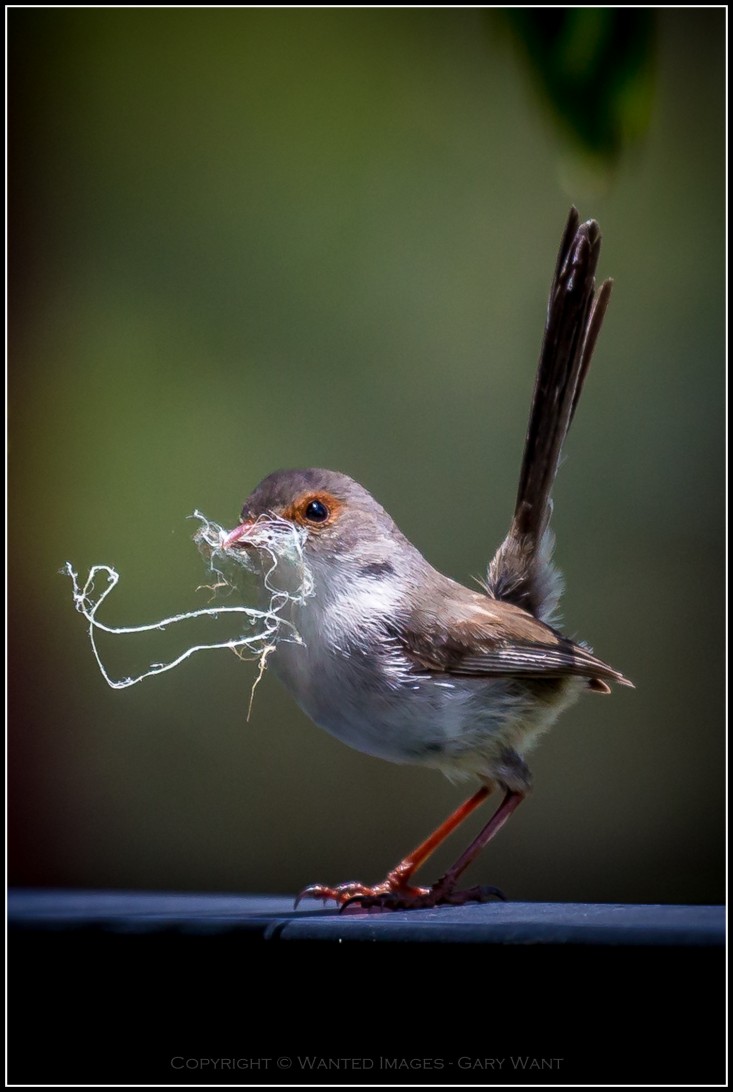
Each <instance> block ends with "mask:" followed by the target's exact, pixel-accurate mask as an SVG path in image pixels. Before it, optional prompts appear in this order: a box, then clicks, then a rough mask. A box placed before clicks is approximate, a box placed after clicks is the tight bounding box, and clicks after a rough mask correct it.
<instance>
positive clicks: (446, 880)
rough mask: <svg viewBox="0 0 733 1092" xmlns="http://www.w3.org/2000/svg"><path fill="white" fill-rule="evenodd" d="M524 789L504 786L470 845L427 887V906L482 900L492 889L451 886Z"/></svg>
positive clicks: (521, 796) (502, 823)
mask: <svg viewBox="0 0 733 1092" xmlns="http://www.w3.org/2000/svg"><path fill="white" fill-rule="evenodd" d="M524 797H525V793H523V792H516V791H514V790H512V789H507V791H506V795H505V796H504V799H503V800H502V802H501V804H500V805H499V807H498V808H497V809H496V811H495V812H494V814H493V815H492V816H491V818H490V819H489V821H488V823H487V824H486V826H485V827H484V829H483V830H482V831H480V832H479V834H477V836H476V837H475V838H474V840H473V841H472V842H471V844H470V846H468V848H467V849H465V850H464V851H463V853H462V854H461V856H460V857H459V858H458V860H457V861H456V863H455V864H454V865H451V867H450V868H449V869H448V871H447V872H445V873H443V875H442V876H441V877H440V879H439V880H438V881H437V882H436V883H434V884H433V886H432V887H431V889H430V896H429V898H432V900H433V901H430V902H428V903H427V905H429V906H436V905H438V904H439V903H446V902H447V903H452V904H453V905H460V904H461V903H464V902H485V901H486V898H485V897H484V896H485V895H486V893H487V892H489V891H493V890H494V889H493V888H491V889H489V888H485V887H471V888H469V889H468V890H466V891H456V890H454V889H455V886H456V882H457V881H458V878H459V877H460V876H461V875H462V874H463V873H464V872H465V871H466V869H467V868H468V866H469V865H470V864H471V862H472V861H474V860H475V859H476V857H478V855H479V853H480V852H481V850H482V849H483V848H484V846H487V845H488V844H489V842H490V841H491V839H492V838H493V837H494V835H495V834H496V833H497V831H499V830H501V828H502V827H503V826H504V824H505V823H506V821H507V819H508V818H509V816H510V815H511V814H512V812H513V811H516V809H517V808H518V807H519V805H520V804H521V803H522V801H523V800H524Z"/></svg>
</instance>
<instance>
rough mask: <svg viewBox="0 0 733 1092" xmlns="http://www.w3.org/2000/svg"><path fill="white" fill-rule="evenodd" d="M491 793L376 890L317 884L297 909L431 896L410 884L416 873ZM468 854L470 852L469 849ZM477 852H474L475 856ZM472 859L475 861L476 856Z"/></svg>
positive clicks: (482, 792)
mask: <svg viewBox="0 0 733 1092" xmlns="http://www.w3.org/2000/svg"><path fill="white" fill-rule="evenodd" d="M490 792H491V789H490V788H489V787H488V786H486V785H484V786H482V787H481V788H480V789H479V790H478V791H477V792H475V793H474V794H473V796H472V797H470V799H468V800H466V801H465V803H463V804H461V806H460V807H459V808H456V810H455V811H454V812H453V814H452V815H449V816H448V818H447V819H446V820H445V822H444V823H441V825H440V826H439V827H438V829H437V830H435V831H433V833H432V834H431V835H430V837H429V838H426V839H425V841H424V842H422V843H421V844H420V845H419V846H417V848H416V849H414V850H413V851H412V853H408V855H407V856H406V857H403V859H402V860H401V861H400V863H399V864H398V865H397V866H396V867H395V868H393V869H392V871H391V872H388V873H387V876H386V879H384V880H383V881H382V883H378V884H374V885H373V886H372V887H367V886H366V885H365V884H362V883H341V884H338V885H337V886H336V887H326V886H324V885H323V884H319V883H314V884H311V885H310V887H306V888H304V890H303V891H301V892H300V894H299V895H298V897H297V899H296V900H295V905H296V906H297V905H298V903H299V902H300V900H301V899H305V898H313V899H323V901H324V902H326V900H327V899H333V900H334V901H335V902H338V903H341V905H343V904H344V903H346V902H348V901H349V899H359V900H361V899H365V900H366V899H375V900H379V899H380V898H382V897H383V896H390V895H397V896H401V897H403V898H406V899H407V900H408V901H409V900H410V899H413V898H419V897H427V896H429V895H430V893H431V890H432V889H431V888H427V887H412V886H411V885H410V884H409V882H408V881H409V880H410V878H411V877H412V875H413V873H414V872H417V870H418V868H420V866H421V865H423V864H424V863H425V861H427V859H428V857H429V856H430V854H431V853H432V852H433V851H434V850H435V849H437V847H438V846H439V845H440V844H441V842H443V841H445V839H446V838H447V837H448V835H449V834H452V833H453V831H454V830H455V829H456V827H458V826H459V825H460V824H461V823H462V822H463V820H464V819H466V818H467V817H468V816H469V815H470V814H471V812H472V811H475V809H476V808H477V807H478V806H479V804H483V802H484V800H486V798H487V797H488V795H489V793H490ZM499 810H501V809H499ZM497 814H498V813H497ZM507 818H508V816H507ZM497 829H498V828H497ZM482 833H483V832H482ZM479 837H480V835H479ZM474 844H475V843H473V842H472V843H471V846H469V849H470V848H471V847H472V846H473V845H474ZM480 848H481V847H479V849H480ZM479 849H476V853H478V852H479ZM466 852H468V850H467V851H466ZM476 853H474V856H475V855H476ZM464 856H465V854H464ZM462 859H463V858H461V860H462ZM471 860H473V857H472V858H471ZM469 863H470V861H467V862H466V864H465V865H464V866H463V867H464V868H466V867H468V864H469ZM454 867H455V866H454ZM451 871H452V870H451ZM461 871H463V869H461ZM445 875H446V876H448V875H449V873H446V874H445ZM458 875H460V873H456V878H457V877H458ZM443 879H445V877H443ZM439 882H442V881H439Z"/></svg>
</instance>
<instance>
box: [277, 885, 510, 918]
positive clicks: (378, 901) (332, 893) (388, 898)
mask: <svg viewBox="0 0 733 1092" xmlns="http://www.w3.org/2000/svg"><path fill="white" fill-rule="evenodd" d="M302 899H322V900H323V903H324V905H325V904H326V902H328V901H329V899H330V900H332V901H333V902H336V903H338V904H339V907H340V909H341V911H342V912H343V911H344V910H348V909H350V908H351V907H353V908H360V909H362V910H429V909H432V908H433V907H435V906H463V905H464V904H465V903H467V902H492V901H493V900H495V899H497V900H500V901H501V902H506V895H504V893H503V892H502V891H500V890H499V888H498V887H491V886H489V885H486V884H483V885H479V886H477V887H469V888H467V889H465V890H463V891H456V890H455V889H454V888H453V887H452V886H450V885H449V884H446V883H444V882H442V881H441V880H438V882H437V883H435V884H433V886H432V887H412V886H410V885H408V884H404V885H401V886H396V885H394V884H390V882H389V881H388V880H386V881H385V882H384V883H380V884H374V886H373V887H367V886H366V885H365V884H363V883H356V882H352V883H340V884H337V885H336V887H327V886H326V885H324V884H320V883H312V884H310V885H309V886H308V887H304V888H303V890H302V891H301V892H300V894H299V895H298V897H297V898H296V900H295V906H296V907H297V906H298V904H299V903H300V902H301V900H302Z"/></svg>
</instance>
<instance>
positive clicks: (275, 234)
mask: <svg viewBox="0 0 733 1092" xmlns="http://www.w3.org/2000/svg"><path fill="white" fill-rule="evenodd" d="M9 16H10V19H9V24H10V25H9V30H10V47H9V48H10V54H9V55H10V214H9V215H10V273H11V289H10V316H11V328H10V351H9V366H10V429H11V436H10V440H11V448H10V489H11V496H10V506H11V507H10V514H11V533H10V539H11V541H10V549H11V561H10V564H11V569H10V592H11V613H10V629H9V633H10V637H11V644H12V651H11V659H10V681H11V684H12V692H13V693H12V704H11V709H10V760H11V781H10V786H11V807H10V820H11V873H10V877H11V881H12V882H15V883H23V884H61V885H83V886H89V887H108V886H109V887H143V888H157V889H161V888H175V889H204V890H217V889H219V890H228V891H242V892H294V891H295V890H297V889H299V888H300V887H302V886H303V885H304V884H306V883H308V882H311V881H325V882H337V881H341V880H346V879H362V880H365V881H366V880H377V879H380V878H381V877H382V876H383V875H384V872H385V870H386V869H388V868H389V867H391V866H392V865H393V864H394V863H395V862H396V861H397V859H398V858H399V857H400V856H401V855H402V854H403V853H405V852H406V851H407V850H408V849H410V848H412V846H413V844H415V843H416V842H417V841H419V840H420V839H421V838H422V837H424V836H425V835H426V834H427V833H428V831H429V830H431V829H432V828H433V827H434V826H435V825H436V824H437V823H438V822H439V821H440V820H442V819H443V818H444V816H445V815H446V814H447V813H448V812H449V811H450V810H451V809H452V808H453V807H455V806H456V805H457V804H458V803H459V801H460V800H461V799H462V798H463V796H464V795H466V792H465V786H458V787H456V786H452V785H451V784H450V783H449V782H448V781H446V780H445V779H443V778H442V777H441V776H440V775H439V774H437V773H435V772H433V771H429V770H422V769H419V768H411V767H398V766H391V765H389V764H387V763H385V762H382V761H380V760H378V759H373V758H370V757H367V756H364V755H361V754H359V753H358V752H356V751H352V750H350V749H349V748H347V747H345V746H344V745H343V744H341V743H339V742H337V741H336V740H334V739H331V738H330V737H329V736H328V735H326V734H325V733H324V732H321V731H320V730H318V729H316V728H315V727H314V726H313V725H311V724H310V723H309V722H308V720H307V719H306V717H305V716H304V715H303V714H301V712H300V711H299V710H298V709H297V708H296V707H295V705H294V704H293V703H292V701H291V700H290V699H289V698H288V696H287V695H286V694H285V693H284V692H283V691H282V690H281V689H280V687H279V685H278V684H277V682H276V681H275V679H274V678H273V677H271V676H270V677H265V679H264V681H263V682H262V684H261V686H260V687H259V689H258V691H257V694H256V698H255V702H254V709H253V715H252V718H251V720H250V722H249V723H247V721H246V711H247V704H248V700H249V691H250V687H251V684H252V681H253V679H254V676H255V668H254V666H253V665H251V664H242V663H241V662H239V661H238V660H237V659H236V658H235V657H234V656H233V655H231V654H229V653H227V652H217V653H204V654H202V655H200V656H198V657H197V658H194V659H192V660H190V661H188V662H187V663H186V664H185V665H184V666H183V667H180V668H178V669H177V670H176V671H175V672H171V673H170V674H167V675H163V676H160V677H158V678H155V679H149V680H146V681H145V682H143V683H142V684H141V685H139V686H136V687H133V688H131V689H129V690H123V691H113V690H111V689H109V688H108V687H107V686H106V684H105V683H104V681H103V680H102V678H101V677H100V675H99V673H98V671H97V668H96V665H95V664H94V661H93V659H92V655H91V651H90V648H89V644H88V640H87V636H86V633H85V625H84V622H83V620H82V618H81V617H80V616H79V615H77V614H76V613H75V612H74V609H73V606H72V602H71V586H70V582H69V581H68V580H67V579H66V578H64V577H62V576H60V575H58V570H59V568H60V567H61V565H62V563H63V562H64V561H66V560H67V559H68V560H70V561H72V562H73V564H74V566H75V567H76V568H77V569H79V570H80V571H81V572H82V574H85V573H86V570H87V569H88V567H89V566H90V565H92V564H95V563H108V564H113V565H114V566H116V568H117V569H118V571H119V572H120V574H121V577H122V582H121V585H120V588H119V589H118V590H117V591H116V592H115V593H113V595H112V596H111V597H110V600H109V602H108V604H106V605H105V608H104V611H103V614H102V618H103V620H104V621H108V622H110V623H111V624H123V623H128V624H135V623H142V622H150V621H155V620H157V619H159V618H161V617H163V616H165V615H167V614H171V613H174V612H177V611H180V610H185V609H191V608H194V607H197V606H205V605H206V595H205V594H204V593H202V592H200V591H198V592H197V591H196V588H197V585H199V584H200V583H202V582H203V578H204V575H205V574H204V567H203V563H202V561H201V559H200V558H199V556H198V554H197V552H196V549H195V547H194V546H193V544H192V542H191V534H192V533H193V530H194V525H193V524H192V523H191V522H187V520H186V516H187V515H189V514H190V513H191V512H193V510H194V508H197V507H198V508H200V509H202V510H203V511H204V512H205V513H206V514H207V515H208V516H209V517H210V518H212V519H215V520H217V521H219V522H221V523H223V524H233V523H234V522H235V521H236V518H237V515H238V511H239V507H240V505H241V503H242V501H243V500H244V498H245V497H246V495H247V493H248V492H249V491H250V489H251V488H252V487H253V486H254V485H255V484H256V483H257V482H258V481H259V480H260V479H261V478H262V477H263V476H264V475H265V474H267V473H269V472H270V471H272V470H273V469H276V468H278V467H287V466H308V465H316V466H326V467H331V468H334V469H338V470H342V471H345V472H346V473H348V474H351V475H352V476H353V477H355V478H357V479H358V480H359V481H361V482H363V483H364V484H365V485H366V486H367V487H368V488H369V489H370V490H371V491H372V492H373V493H374V494H375V495H376V497H377V498H378V499H379V500H381V501H382V503H383V504H384V505H385V507H386V508H387V509H388V511H389V512H390V513H391V514H392V515H393V516H394V517H395V519H396V520H397V522H398V523H399V524H400V526H401V528H402V529H403V530H404V531H405V533H406V534H407V535H408V536H409V537H410V538H411V539H412V540H413V541H414V542H415V543H416V544H417V545H418V546H419V547H420V548H421V549H422V550H423V552H424V553H425V554H426V556H427V557H428V558H429V560H430V561H431V562H432V563H433V564H434V565H435V566H436V567H438V568H439V569H442V570H443V571H445V572H447V573H449V574H450V575H451V576H453V577H455V578H457V579H459V580H463V581H464V582H469V581H470V577H471V576H472V575H474V574H479V573H481V572H482V571H483V569H484V567H485V564H486V562H487V560H488V559H489V557H490V555H491V554H492V552H493V550H494V548H495V547H496V545H497V544H498V543H499V541H500V540H501V538H502V537H503V535H504V533H505V530H506V528H507V525H508V520H509V517H510V514H511V507H512V503H513V499H514V491H515V487H516V480H517V474H518V467H519V460H520V455H521V446H522V441H523V437H524V430H525V426H526V417H527V412H528V407H529V399H530V394H531V390H532V384H533V379H534V368H535V363H536V359H537V354H538V350H539V344H540V339H541V333H542V326H543V320H544V313H545V306H546V296H547V289H548V286H549V281H550V277H551V273H552V269H553V265H554V261H555V255H556V250H557V246H558V243H559V240H560V236H561V232H562V228H563V225H564V222H565V218H566V215H567V210H568V207H569V205H570V203H571V202H574V203H576V204H577V205H578V206H579V208H580V212H581V215H583V216H584V217H588V216H594V217H596V218H597V219H598V220H599V221H600V223H601V227H602V230H603V233H604V247H603V253H602V257H601V267H600V274H601V276H606V275H613V276H614V278H615V280H616V287H615V291H614V296H613V299H612V303H611V308H610V311H609V314H608V317H607V320H606V323H605V326H604V329H603V332H602V336H601V339H600V342H599V346H598V350H597V353H596V357H595V359H594V365H593V369H592V371H591V375H590V377H589V381H588V383H587V385H586V389H585V392H584V397H583V400H582V403H581V406H580V410H579V412H578V415H577V418H576V421H575V423H574V426H573V431H572V434H571V437H570V442H569V444H568V446H567V450H566V462H565V465H564V466H563V468H562V471H561V474H560V477H559V480H558V484H557V489H556V492H555V501H556V509H555V513H556V518H555V529H556V532H557V539H558V549H557V557H558V560H559V562H560V564H561V567H562V569H563V571H564V572H565V574H566V577H567V582H568V589H567V595H566V597H565V599H564V619H565V629H566V631H567V632H568V633H570V634H573V635H577V636H579V637H582V638H584V639H586V640H588V641H590V642H591V643H592V645H593V647H594V648H595V650H596V651H597V652H598V654H599V655H601V656H602V657H603V658H605V659H607V660H608V661H610V662H611V663H612V664H614V665H615V666H616V667H618V668H619V669H622V670H623V671H624V672H625V673H626V674H627V675H628V676H629V677H630V678H632V679H633V680H634V681H635V683H636V685H637V689H636V690H635V691H630V690H628V691H627V690H623V689H622V690H616V692H615V693H614V695H613V696H612V697H611V698H607V699H605V700H602V699H600V698H597V697H595V696H593V695H590V696H588V697H587V698H586V699H584V700H583V701H581V702H580V703H578V705H577V706H576V707H575V708H574V709H572V710H571V711H570V712H569V713H568V714H566V715H565V716H564V717H563V718H562V720H561V721H560V723H559V724H558V725H557V726H556V728H555V729H554V731H553V732H552V733H551V734H550V735H549V737H547V738H546V739H545V740H544V742H543V744H542V745H541V747H540V748H539V750H538V751H537V752H536V753H535V754H534V756H533V760H532V767H533V770H534V773H535V782H536V789H535V792H534V794H533V796H532V797H531V798H530V800H529V801H528V802H527V803H526V804H525V805H524V806H523V807H522V808H521V809H520V810H519V812H518V813H517V815H516V816H515V818H514V819H513V820H512V822H511V823H510V824H509V825H508V827H507V828H506V829H505V830H504V831H502V833H501V835H500V837H499V838H497V840H496V842H495V843H494V844H493V845H492V847H491V848H490V850H488V851H487V852H486V853H485V854H484V855H483V858H482V859H481V861H480V863H479V864H477V865H475V866H474V868H473V869H472V873H471V877H472V879H473V880H474V882H478V881H483V882H489V883H494V884H498V885H499V886H500V887H502V888H503V889H504V890H505V891H507V893H508V894H509V895H510V896H512V897H513V898H517V899H548V900H552V899H560V900H564V899H568V900H576V899H577V900H611V901H615V900H619V901H622V900H638V901H647V902H655V901H660V902H661V901H672V902H696V901H702V902H707V901H719V900H720V899H721V898H722V884H723V864H722V861H723V857H722V854H723V799H724V782H723V758H724V751H723V742H722V741H723V712H724V705H723V657H724V645H723V589H724V583H723V504H722V495H723V432H724V411H723V403H724V231H725V206H724V183H725V176H724V39H725V26H724V13H723V11H722V10H708V11H700V12H696V11H692V10H682V9H680V10H671V9H670V10H660V11H658V12H657V13H656V19H655V25H654V27H653V28H652V35H651V39H650V46H651V48H652V68H651V69H650V70H649V71H650V73H651V82H650V83H649V84H648V85H647V88H646V90H647V91H650V92H651V97H650V98H649V100H648V103H647V107H648V121H649V124H648V128H646V129H644V126H643V125H639V126H637V131H636V133H635V134H634V135H635V140H634V141H632V142H631V143H630V144H628V143H627V144H626V145H624V146H623V147H620V150H619V149H617V152H618V154H617V155H616V157H615V159H614V160H613V162H612V163H610V162H609V161H605V162H600V161H598V160H596V161H595V162H594V164H593V165H592V166H589V164H588V163H587V162H581V157H579V156H578V154H577V147H575V148H574V146H573V142H572V140H571V139H570V138H569V137H568V134H567V132H566V131H564V130H563V127H562V125H558V124H556V123H555V121H554V120H553V116H552V109H551V106H550V104H549V103H548V101H547V96H546V93H545V92H543V90H542V81H541V80H538V79H537V71H536V68H534V67H533V66H532V64H531V62H530V59H529V58H530V53H529V52H528V51H527V50H525V49H523V48H522V47H521V46H520V44H519V40H518V38H517V37H516V27H515V28H512V27H510V26H509V25H508V22H507V20H506V19H503V18H502V13H501V12H481V11H476V10H458V11H450V10H376V9H375V10H340V11H328V10H284V9H282V10H277V9H272V10H247V9H240V10H237V9H218V10H211V11H207V10H186V9H179V10H170V11H166V10H145V9H121V10H101V9H100V10H84V9H78V10H71V9H67V10H50V9H36V10H34V9H15V10H11V12H10V13H9ZM581 52H582V50H581ZM642 105H643V104H642ZM642 112H643V111H642ZM630 128H631V129H633V128H634V126H633V125H632V126H631V127H630ZM222 628H223V627H222ZM216 632H217V634H219V633H220V632H221V630H218V629H217V631H216ZM199 636H201V635H200V634H199ZM187 639H188V638H187V635H186V636H185V637H183V638H182V637H181V636H180V635H178V634H176V633H175V632H169V633H166V634H153V635H151V636H150V637H148V638H145V639H142V638H140V639H138V638H129V639H128V638H119V639H113V638H110V639H109V641H108V642H107V643H104V642H102V648H103V653H104V655H105V656H106V657H107V658H108V660H109V663H110V666H111V670H112V671H113V672H115V673H116V674H117V675H118V676H122V675H126V674H129V673H131V672H133V671H136V670H138V669H141V668H143V667H145V666H146V665H147V664H148V663H149V662H151V661H152V660H157V659H163V658H165V657H166V656H168V655H169V654H170V653H171V652H177V651H180V647H181V641H182V640H183V641H184V642H185V641H186V640H187ZM204 639H211V631H209V632H207V633H206V634H205V635H204ZM484 818H486V817H484V816H480V815H479V816H474V817H473V818H472V820H471V822H470V823H469V824H467V828H466V830H465V833H462V834H461V835H460V836H458V837H457V838H456V839H455V841H453V842H451V843H450V844H449V845H448V847H447V848H445V849H444V850H441V851H440V853H439V854H438V855H436V858H435V860H434V861H431V862H430V865H429V866H428V868H427V869H426V870H425V873H424V875H425V876H426V877H428V878H429V877H430V876H436V875H438V874H439V872H440V870H441V869H442V868H443V867H445V866H446V865H447V864H449V863H450V861H451V860H452V859H453V858H454V857H455V856H456V855H457V853H458V852H459V851H460V849H462V848H463V845H464V844H465V843H466V842H467V841H468V838H469V836H470V835H471V834H472V833H473V832H474V831H475V830H476V829H477V828H478V826H479V824H480V823H481V821H482V820H483V819H484Z"/></svg>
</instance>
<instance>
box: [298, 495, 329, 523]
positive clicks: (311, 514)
mask: <svg viewBox="0 0 733 1092" xmlns="http://www.w3.org/2000/svg"><path fill="white" fill-rule="evenodd" d="M303 514H304V515H305V518H306V519H307V520H308V522H309V523H325V521H326V520H327V519H328V517H329V516H330V514H331V513H330V512H329V510H328V508H327V507H326V505H325V504H324V503H323V501H320V500H312V501H308V503H307V505H306V506H305V512H304V513H303Z"/></svg>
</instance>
